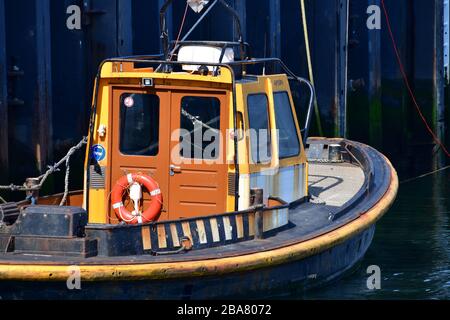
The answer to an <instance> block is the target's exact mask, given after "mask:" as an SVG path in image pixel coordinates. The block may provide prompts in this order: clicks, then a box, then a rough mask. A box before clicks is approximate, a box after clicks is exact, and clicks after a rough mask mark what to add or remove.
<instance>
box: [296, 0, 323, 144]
mask: <svg viewBox="0 0 450 320" xmlns="http://www.w3.org/2000/svg"><path fill="white" fill-rule="evenodd" d="M300 6H301V9H302V21H303V33H304V37H305V46H306V58H307V60H308V71H309V80H310V82H311V84H312V85H313V86H314V73H313V67H312V62H311V50H310V48H309V34H308V23H307V21H306V10H305V0H300ZM314 111H315V113H316V123H317V129H318V130H319V135H320V136H323V130H322V123H321V121H320V113H319V104H318V103H317V96H315V97H314Z"/></svg>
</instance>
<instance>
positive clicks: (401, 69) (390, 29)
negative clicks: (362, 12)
mask: <svg viewBox="0 0 450 320" xmlns="http://www.w3.org/2000/svg"><path fill="white" fill-rule="evenodd" d="M381 6H382V7H383V11H384V15H385V17H386V24H387V28H388V31H389V36H390V38H391V42H392V46H393V48H394V51H395V55H396V57H397V62H398V65H399V67H400V72H401V74H402V77H403V80H404V82H405V85H406V88H407V89H408V93H409V95H410V96H411V100H412V101H413V104H414V106H415V108H416V110H417V112H418V114H419V116H420V118H421V120H422V122H423V123H424V124H425V127H426V128H427V130H428V132H429V133H430V134H431V136H432V137H433V140H434V142H435V143H436V144H437V145H439V146H440V147H441V148H442V151H444V153H445V155H446V156H447V157H450V153H449V152H448V150H447V148H446V147H445V145H444V143H443V142H442V141H441V140H440V139H439V137H438V136H437V135H436V134H435V133H434V131H433V130H432V129H431V127H430V125H429V124H428V121H427V119H426V118H425V116H424V115H423V113H422V110H421V108H420V106H419V104H418V102H417V99H416V96H415V94H414V92H413V90H412V88H411V85H410V83H409V80H408V76H407V75H406V71H405V68H404V66H403V63H402V59H401V57H400V52H399V49H398V46H397V43H396V41H395V37H394V33H393V32H392V26H391V21H390V18H389V14H388V11H387V9H386V6H385V4H384V0H381Z"/></svg>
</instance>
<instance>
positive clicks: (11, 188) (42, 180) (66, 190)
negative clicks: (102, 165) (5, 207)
mask: <svg viewBox="0 0 450 320" xmlns="http://www.w3.org/2000/svg"><path fill="white" fill-rule="evenodd" d="M87 142H88V138H87V137H83V139H82V140H81V141H80V142H79V143H78V144H77V145H76V146H74V147H72V148H70V150H69V152H67V154H66V156H65V157H64V158H62V159H61V160H59V161H58V162H57V163H56V164H55V165H53V166H48V170H47V171H46V172H45V173H44V174H43V175H41V176H39V177H37V178H33V180H36V181H39V183H38V184H37V185H35V186H31V187H28V186H26V184H25V183H24V184H23V185H21V186H18V185H14V184H10V185H8V186H1V185H0V190H8V191H13V192H15V191H20V192H31V191H38V190H40V189H42V186H43V185H44V183H45V181H46V180H47V178H48V177H49V176H50V175H51V174H53V173H55V172H57V171H59V167H61V166H62V165H63V164H64V163H65V165H66V176H65V185H64V196H63V198H62V200H61V203H60V205H61V206H62V205H63V204H64V203H65V202H66V200H67V196H68V194H69V174H70V158H71V157H72V155H73V154H74V153H75V152H76V151H78V150H80V149H81V148H83V146H84V145H86V144H87ZM2 200H3V199H2Z"/></svg>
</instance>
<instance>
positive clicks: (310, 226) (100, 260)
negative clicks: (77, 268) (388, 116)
mask: <svg viewBox="0 0 450 320" xmlns="http://www.w3.org/2000/svg"><path fill="white" fill-rule="evenodd" d="M369 153H371V154H372V156H373V159H372V161H377V162H378V165H379V167H378V169H377V170H378V171H379V172H378V174H377V175H376V179H372V181H370V184H371V185H372V191H371V192H370V193H369V192H366V189H367V188H368V179H367V176H368V174H367V173H365V171H363V169H362V168H361V167H360V166H358V165H355V164H351V163H347V162H345V163H310V167H309V187H310V194H311V195H312V201H311V202H307V203H302V204H300V205H298V206H297V207H294V208H291V209H290V212H289V214H290V225H289V227H288V228H286V229H284V230H282V231H280V232H278V233H276V234H274V235H272V236H270V237H268V238H265V239H262V240H252V241H245V242H239V243H235V244H230V245H225V246H221V247H215V248H207V249H198V250H192V251H190V252H188V253H186V254H174V255H161V256H152V255H140V256H123V257H92V258H72V257H55V256H45V255H25V254H14V253H11V254H2V255H0V261H1V263H3V264H9V263H11V264H17V263H18V262H19V261H20V263H22V264H28V263H30V264H52V265H67V264H75V265H90V264H99V265H102V264H117V265H121V264H144V263H145V264H149V263H150V264H151V263H162V262H182V261H196V260H207V259H216V258H224V257H234V256H240V255H245V254H252V253H256V252H262V251H268V250H273V249H277V248H281V247H286V246H289V245H293V244H296V243H300V242H303V241H306V240H310V239H313V238H315V237H318V236H320V235H323V234H325V233H328V232H331V231H333V230H335V229H337V228H339V227H341V226H343V225H345V224H346V223H349V222H350V221H352V220H354V219H357V218H358V217H360V215H361V214H362V213H364V212H365V211H367V210H368V209H370V208H371V207H372V206H373V205H374V204H376V202H377V201H378V200H379V199H380V198H381V197H382V196H383V194H384V192H385V191H386V189H387V185H389V180H390V179H386V177H385V176H383V175H385V174H387V172H385V171H386V170H383V169H386V168H385V166H386V165H385V164H384V166H383V163H384V161H383V160H382V159H381V156H380V155H379V154H378V153H377V152H376V151H374V150H373V151H372V150H369ZM369 180H370V179H369ZM367 190H368V189H367Z"/></svg>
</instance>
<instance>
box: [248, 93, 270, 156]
mask: <svg viewBox="0 0 450 320" xmlns="http://www.w3.org/2000/svg"><path fill="white" fill-rule="evenodd" d="M247 110H248V118H249V125H250V147H251V153H252V159H253V163H268V162H270V159H271V158H272V151H271V145H272V143H271V139H270V129H269V102H268V99H267V96H266V95H265V94H253V95H249V96H248V98H247Z"/></svg>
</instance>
